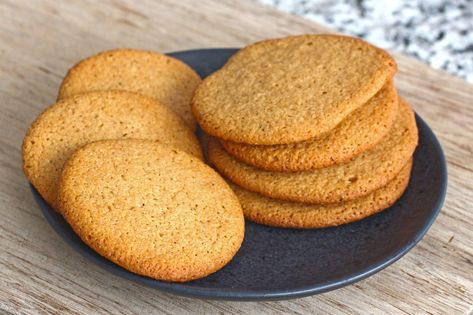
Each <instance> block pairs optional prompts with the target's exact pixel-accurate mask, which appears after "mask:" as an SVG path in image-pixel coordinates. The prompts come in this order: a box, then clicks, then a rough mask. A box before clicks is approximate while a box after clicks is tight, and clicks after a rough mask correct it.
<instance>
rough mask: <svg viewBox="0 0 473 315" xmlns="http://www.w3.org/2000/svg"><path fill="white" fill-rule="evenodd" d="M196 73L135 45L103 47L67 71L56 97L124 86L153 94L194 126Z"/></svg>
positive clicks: (146, 93)
mask: <svg viewBox="0 0 473 315" xmlns="http://www.w3.org/2000/svg"><path fill="white" fill-rule="evenodd" d="M200 81H201V80H200V77H199V75H198V74H197V73H196V72H195V71H194V70H192V69H191V68H190V67H189V66H187V65H186V64H185V63H183V62H181V61H179V60H177V59H175V58H172V57H169V56H165V55H163V54H159V53H156V52H151V51H143V50H137V49H115V50H110V51H104V52H101V53H99V54H97V55H94V56H91V57H89V58H87V59H84V60H82V61H80V62H79V63H78V64H76V65H75V66H74V67H72V68H71V69H70V70H69V72H68V73H67V75H66V77H65V78H64V81H63V82H62V84H61V87H60V90H59V96H58V99H63V98H65V97H69V96H71V95H75V94H80V93H84V92H90V91H102V90H125V91H131V92H139V93H141V94H144V95H148V96H151V97H153V98H156V99H157V100H158V101H159V102H161V103H162V104H164V105H166V106H168V107H169V108H171V109H172V110H173V111H174V112H176V113H177V114H178V115H179V116H181V117H182V118H183V119H184V120H185V121H186V122H187V123H188V124H189V125H190V126H191V127H192V129H193V130H194V129H195V126H196V122H195V119H194V117H193V116H192V112H191V105H190V102H191V98H192V94H193V93H194V90H195V88H196V87H197V85H198V84H199V83H200Z"/></svg>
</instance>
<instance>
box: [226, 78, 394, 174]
mask: <svg viewBox="0 0 473 315" xmlns="http://www.w3.org/2000/svg"><path fill="white" fill-rule="evenodd" d="M397 112H398V100H397V93H396V90H395V88H394V85H393V84H392V82H389V84H387V85H386V86H384V87H383V89H381V90H380V91H379V92H378V93H377V94H376V95H375V96H374V97H373V98H371V99H370V100H369V101H368V102H367V103H366V104H365V105H363V106H362V107H360V108H359V109H357V110H356V111H354V112H353V113H352V114H350V115H349V116H348V117H347V118H345V119H344V120H343V121H342V122H341V123H340V124H339V125H338V126H337V127H335V128H334V129H333V130H331V131H329V132H327V133H325V134H322V135H321V136H318V137H316V138H315V139H311V140H308V141H303V142H296V143H291V144H280V145H271V146H262V145H259V146H255V145H249V144H242V143H236V142H230V141H223V140H222V141H220V142H221V143H222V145H223V147H224V148H225V150H226V151H227V152H228V153H230V154H231V155H233V157H235V158H237V159H238V160H240V161H242V162H245V163H247V164H250V165H253V166H256V167H258V168H261V169H264V170H268V171H275V172H296V171H307V170H311V169H318V168H322V167H327V166H331V165H334V164H341V163H344V162H347V161H348V160H350V159H351V158H353V157H354V156H355V155H357V154H359V153H361V152H364V151H367V150H368V149H371V148H372V147H373V146H374V145H376V144H377V143H378V142H379V141H381V139H382V138H383V137H384V136H385V135H386V134H387V133H388V131H389V130H390V128H391V126H392V125H393V123H394V119H395V118H396V114H397Z"/></svg>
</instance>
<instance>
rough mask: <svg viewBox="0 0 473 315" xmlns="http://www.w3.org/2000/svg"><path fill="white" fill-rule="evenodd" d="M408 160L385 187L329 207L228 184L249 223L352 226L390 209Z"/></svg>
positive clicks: (407, 170) (401, 187)
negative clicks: (294, 200)
mask: <svg viewBox="0 0 473 315" xmlns="http://www.w3.org/2000/svg"><path fill="white" fill-rule="evenodd" d="M411 168H412V159H411V160H409V162H408V163H407V165H405V166H404V167H403V168H402V169H401V171H400V173H399V174H397V175H396V177H394V179H393V180H391V181H390V182H389V183H388V184H387V185H386V186H384V187H382V188H379V189H377V190H375V191H373V192H371V193H370V194H368V195H366V196H363V197H360V198H359V199H355V200H351V201H347V202H342V203H332V204H325V205H323V204H304V203H300V202H291V201H283V200H278V199H272V198H268V197H265V196H263V195H260V194H257V193H254V192H251V191H248V190H246V189H243V188H241V187H239V186H237V185H235V184H230V186H231V187H232V189H233V191H235V193H236V195H237V197H238V199H239V200H240V203H241V205H242V208H243V212H244V214H245V218H247V219H248V220H250V221H253V222H256V223H259V224H264V225H269V226H274V227H284V228H297V229H315V228H325V227H332V226H338V225H341V224H346V223H351V222H355V221H358V220H361V219H364V218H366V217H368V216H371V215H374V214H376V213H378V212H380V211H383V210H385V209H386V208H388V207H390V206H392V205H393V204H394V203H395V202H396V201H397V200H398V199H399V198H400V197H401V196H402V194H403V193H404V191H405V190H406V188H407V185H408V183H409V176H410V172H411Z"/></svg>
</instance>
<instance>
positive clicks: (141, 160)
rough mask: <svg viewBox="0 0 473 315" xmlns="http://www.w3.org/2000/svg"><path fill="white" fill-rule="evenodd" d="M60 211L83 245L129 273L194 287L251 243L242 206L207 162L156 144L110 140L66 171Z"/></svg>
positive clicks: (78, 155)
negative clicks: (247, 240)
mask: <svg viewBox="0 0 473 315" xmlns="http://www.w3.org/2000/svg"><path fill="white" fill-rule="evenodd" d="M58 199H59V206H60V209H61V212H62V213H63V215H64V217H65V219H66V220H67V221H68V222H69V224H70V225H71V226H72V228H73V229H74V231H75V232H76V233H77V234H78V235H79V236H80V237H81V239H82V240H83V241H84V242H85V243H86V244H87V245H89V246H90V247H91V248H92V249H94V250H95V251H97V252H98V253H99V254H100V255H102V256H104V257H105V258H107V259H109V260H111V261H112V262H114V263H116V264H118V265H120V266H122V267H123V268H125V269H127V270H129V271H131V272H134V273H137V274H140V275H143V276H148V277H151V278H154V279H158V280H165V281H176V282H183V281H190V280H194V279H198V278H202V277H205V276H207V275H209V274H211V273H213V272H215V271H217V270H219V269H221V268H222V267H223V266H225V265H226V264H227V263H228V262H229V261H230V260H231V259H232V258H233V256H234V255H235V254H236V252H237V251H238V249H239V248H240V246H241V243H242V241H243V237H244V218H243V212H242V209H241V206H240V204H239V202H238V199H237V198H236V196H235V194H234V193H233V191H232V190H231V189H230V187H229V186H228V185H227V183H226V182H225V181H224V180H223V179H222V178H221V177H220V176H219V175H218V174H217V173H216V172H215V171H214V170H212V169H211V168H210V167H208V166H207V165H206V164H204V163H203V162H202V161H201V160H199V159H197V158H196V157H194V156H191V155H189V154H187V153H185V152H182V151H180V150H177V149H173V148H171V147H168V146H163V145H159V144H157V143H155V142H153V141H150V140H130V139H128V140H106V141H99V142H95V143H91V144H88V145H86V146H84V147H83V148H81V149H79V150H78V151H76V152H75V153H74V154H73V155H72V156H71V158H70V159H69V160H68V161H67V163H66V164H65V166H64V170H63V172H62V176H61V184H60V189H59V198H58Z"/></svg>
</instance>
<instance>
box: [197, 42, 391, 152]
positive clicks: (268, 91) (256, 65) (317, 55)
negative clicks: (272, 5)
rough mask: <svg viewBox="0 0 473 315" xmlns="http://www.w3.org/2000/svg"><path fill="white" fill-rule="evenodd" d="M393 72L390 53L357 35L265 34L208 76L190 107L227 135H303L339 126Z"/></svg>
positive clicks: (253, 139)
mask: <svg viewBox="0 0 473 315" xmlns="http://www.w3.org/2000/svg"><path fill="white" fill-rule="evenodd" d="M395 72H396V64H395V62H394V60H393V59H392V58H391V56H389V54H387V53H386V52H385V51H383V50H381V49H378V48H376V47H374V46H372V45H370V44H368V43H366V42H364V41H362V40H360V39H357V38H353V37H347V36H339V35H302V36H290V37H286V38H281V39H272V40H265V41H262V42H258V43H255V44H252V45H250V46H247V47H245V48H243V49H241V50H240V51H239V52H238V53H237V54H235V55H234V56H233V57H232V58H231V59H230V60H229V61H228V62H227V63H226V64H225V66H224V67H223V68H222V69H220V70H219V71H217V72H215V73H214V74H212V75H211V76H209V77H207V78H206V79H205V80H204V81H203V82H202V84H201V85H199V87H198V88H197V90H196V92H195V95H194V98H193V100H192V111H193V113H194V115H195V117H196V118H197V121H198V122H199V124H200V125H201V127H202V128H203V129H204V130H205V131H206V132H207V133H208V134H210V135H213V136H215V137H218V138H221V139H224V140H227V141H233V142H239V143H247V144H254V145H272V144H287V143H292V142H298V141H304V140H308V139H311V138H314V137H316V136H318V135H321V134H323V133H325V132H327V131H329V130H331V129H333V128H334V127H335V126H337V125H338V124H339V123H340V122H341V121H342V120H343V119H344V118H345V117H346V116H348V115H349V114H350V113H351V112H353V111H354V110H356V109H357V108H359V107H360V106H361V105H363V104H364V103H366V102H367V101H368V100H369V99H370V98H371V97H373V96H374V95H375V94H376V93H377V92H378V91H379V90H380V89H381V88H382V87H383V85H385V84H386V82H387V81H388V80H390V79H391V78H392V76H393V75H394V73H395Z"/></svg>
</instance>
